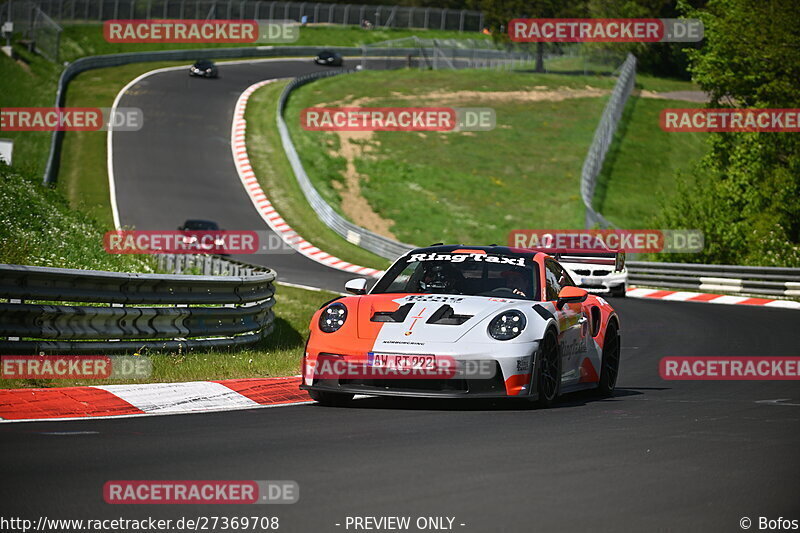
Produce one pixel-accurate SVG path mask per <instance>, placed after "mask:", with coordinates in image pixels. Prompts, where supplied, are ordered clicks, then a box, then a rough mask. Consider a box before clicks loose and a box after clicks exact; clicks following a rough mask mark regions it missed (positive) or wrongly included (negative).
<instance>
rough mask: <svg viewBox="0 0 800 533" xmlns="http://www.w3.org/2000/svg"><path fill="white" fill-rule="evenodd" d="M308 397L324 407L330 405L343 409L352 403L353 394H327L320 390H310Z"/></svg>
mask: <svg viewBox="0 0 800 533" xmlns="http://www.w3.org/2000/svg"><path fill="white" fill-rule="evenodd" d="M308 395H309V396H311V399H312V400H314V401H316V402H317V403H320V404H322V405H329V406H331V407H341V406H344V405H347V404H348V403H350V400H352V399H353V394H345V393H342V392H327V391H319V390H310V391H308Z"/></svg>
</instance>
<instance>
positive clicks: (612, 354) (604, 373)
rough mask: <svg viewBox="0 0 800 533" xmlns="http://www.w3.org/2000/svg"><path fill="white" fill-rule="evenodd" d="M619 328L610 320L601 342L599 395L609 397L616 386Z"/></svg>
mask: <svg viewBox="0 0 800 533" xmlns="http://www.w3.org/2000/svg"><path fill="white" fill-rule="evenodd" d="M619 355H620V342H619V329H618V328H617V323H616V322H611V323H610V324H609V325H608V327H607V328H606V335H605V341H604V342H603V362H602V369H601V370H600V384H599V386H598V387H597V392H598V393H599V394H600V395H601V396H605V397H610V396H613V395H614V389H615V388H616V386H617V375H619Z"/></svg>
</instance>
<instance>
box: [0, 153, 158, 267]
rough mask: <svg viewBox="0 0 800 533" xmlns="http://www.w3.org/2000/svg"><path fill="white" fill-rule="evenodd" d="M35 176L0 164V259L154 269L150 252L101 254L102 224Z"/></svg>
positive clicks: (21, 262)
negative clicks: (72, 205)
mask: <svg viewBox="0 0 800 533" xmlns="http://www.w3.org/2000/svg"><path fill="white" fill-rule="evenodd" d="M40 180H41V177H40V176H39V174H33V175H22V174H20V173H19V172H16V171H15V170H12V169H11V168H9V167H8V166H7V165H2V164H0V183H1V184H2V185H0V263H9V264H15V265H34V266H48V267H58V268H84V269H90V270H111V271H120V272H153V271H154V269H155V263H154V261H153V260H152V258H151V257H148V256H141V255H128V254H108V253H106V251H105V249H104V248H103V234H104V233H105V231H106V229H105V228H104V227H103V226H101V225H100V224H98V223H97V222H96V221H95V220H93V219H92V218H91V217H89V216H87V215H85V214H84V213H81V212H80V211H75V210H73V209H71V208H70V206H69V205H68V203H67V201H66V199H65V198H64V197H63V195H62V194H61V193H60V192H59V191H57V190H53V189H50V188H48V187H44V186H42V185H41V183H40Z"/></svg>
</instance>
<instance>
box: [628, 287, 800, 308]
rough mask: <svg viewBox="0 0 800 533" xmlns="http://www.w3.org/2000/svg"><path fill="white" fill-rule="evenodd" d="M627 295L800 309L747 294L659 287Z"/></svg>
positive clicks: (631, 290) (793, 304)
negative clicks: (661, 288)
mask: <svg viewBox="0 0 800 533" xmlns="http://www.w3.org/2000/svg"><path fill="white" fill-rule="evenodd" d="M625 295H626V296H628V297H631V298H647V299H653V300H665V301H671V302H699V303H708V304H726V305H757V306H764V307H780V308H785V309H800V302H795V301H792V300H770V299H768V298H749V297H747V296H728V295H722V294H708V293H703V292H689V291H664V290H659V289H641V288H629V289H628V290H627V291H626V293H625Z"/></svg>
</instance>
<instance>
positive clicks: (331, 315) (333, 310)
mask: <svg viewBox="0 0 800 533" xmlns="http://www.w3.org/2000/svg"><path fill="white" fill-rule="evenodd" d="M345 320H347V307H345V306H344V304H343V303H339V302H335V303H332V304H331V305H329V306H328V307H326V308H325V310H324V311H322V314H321V315H319V329H321V330H322V331H324V332H325V333H333V332H334V331H338V330H339V328H340V327H342V326H343V325H344V321H345Z"/></svg>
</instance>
